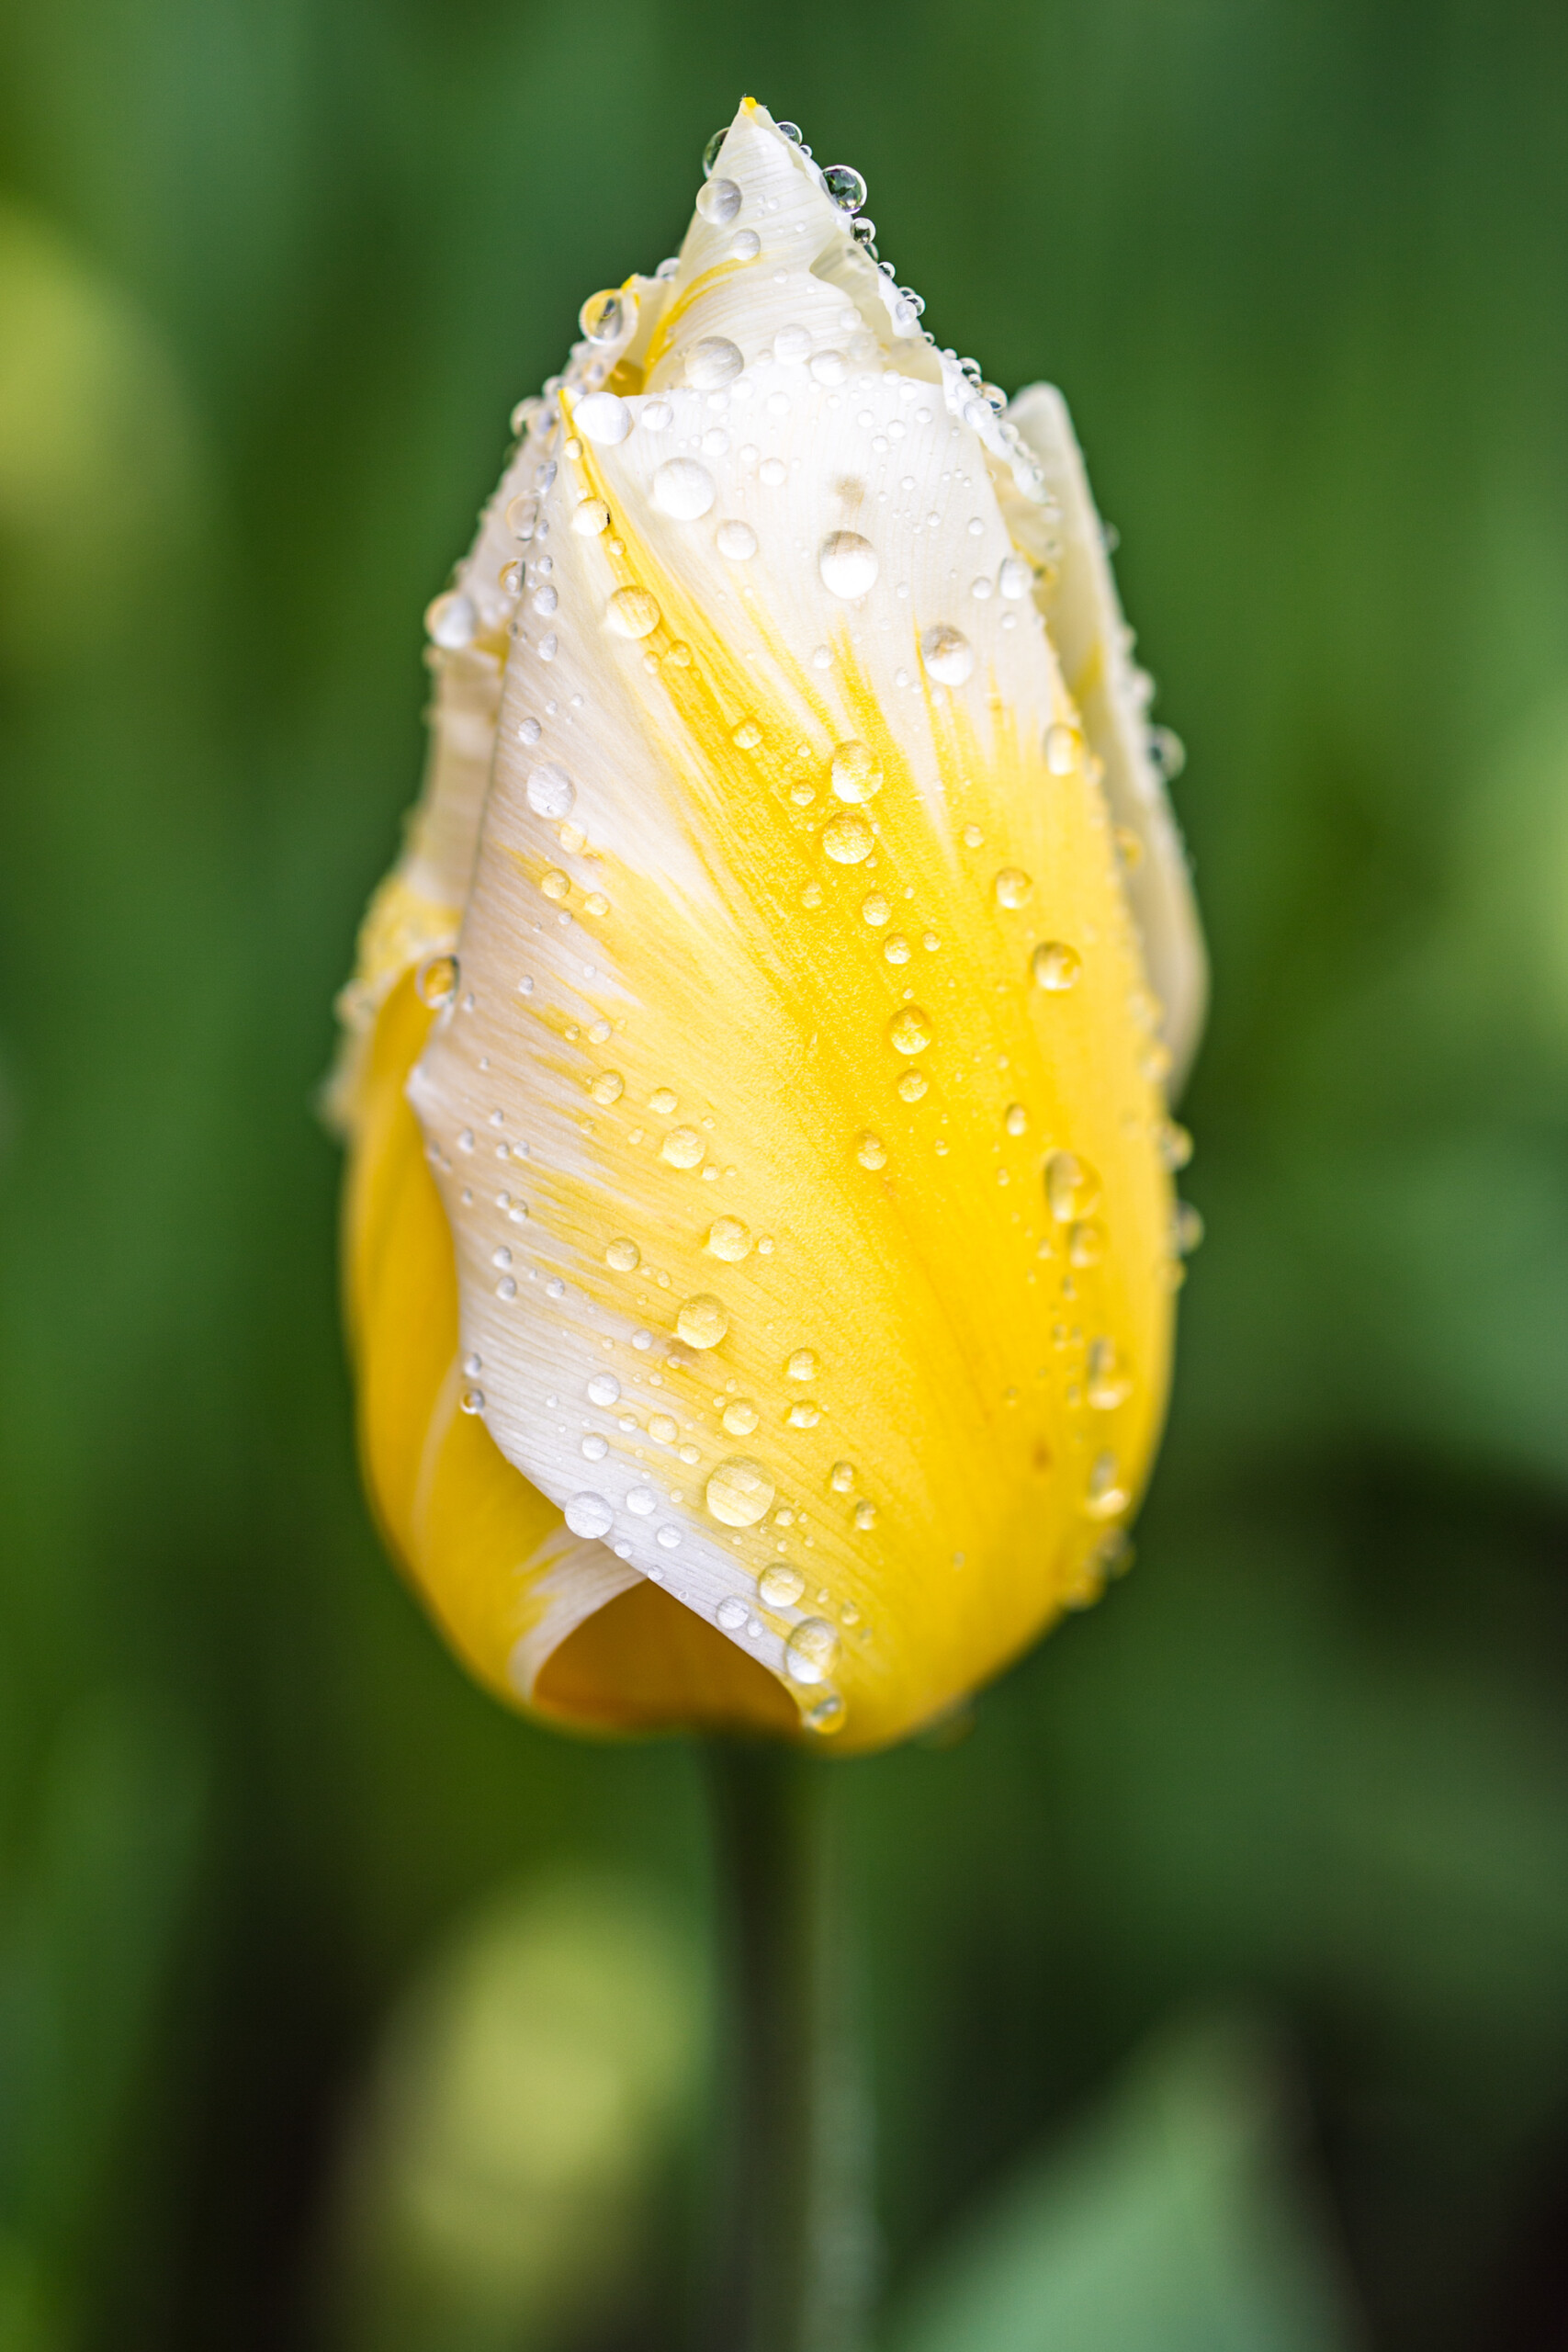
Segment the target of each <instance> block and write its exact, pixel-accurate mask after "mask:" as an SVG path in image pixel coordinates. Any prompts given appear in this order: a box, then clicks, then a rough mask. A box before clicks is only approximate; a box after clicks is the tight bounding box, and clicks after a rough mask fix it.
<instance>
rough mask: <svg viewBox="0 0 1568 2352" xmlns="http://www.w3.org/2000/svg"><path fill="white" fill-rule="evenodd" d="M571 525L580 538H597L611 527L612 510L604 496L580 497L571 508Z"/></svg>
mask: <svg viewBox="0 0 1568 2352" xmlns="http://www.w3.org/2000/svg"><path fill="white" fill-rule="evenodd" d="M571 527H572V529H573V530H574V531H575V532H576V533H577V536H578V537H579V538H580V539H596V538H597V537H599V534H600V532H601V531H607V530H608V529H609V527H610V510H609V508H608V507H607V506H606V505H605V503H604V500H603V499H602V498H580V499H579V500H578V502H577V504H576V505H575V506H574V507H573V508H572V510H571Z"/></svg>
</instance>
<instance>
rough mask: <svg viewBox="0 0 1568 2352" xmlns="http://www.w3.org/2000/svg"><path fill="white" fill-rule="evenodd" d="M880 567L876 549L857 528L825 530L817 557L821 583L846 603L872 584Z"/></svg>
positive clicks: (871, 586)
mask: <svg viewBox="0 0 1568 2352" xmlns="http://www.w3.org/2000/svg"><path fill="white" fill-rule="evenodd" d="M880 568H881V567H880V565H879V563H878V560H877V554H876V549H875V548H874V547H873V546H872V544H871V541H870V540H869V539H863V538H862V537H861V535H860V533H859V532H858V531H832V532H829V536H828V537H827V538H826V539H824V540H823V542H822V547H821V550H820V552H819V554H818V559H817V569H818V572H819V574H820V575H821V580H822V585H823V586H824V588H826V589H827V590H828V591H829V594H832V595H835V596H840V597H842V598H843V599H844V601H845V602H846V603H852V602H853V600H854V599H855V597H857V596H863V595H864V594H866V592H867V590H868V589H870V588H873V587H874V586H875V584H876V575H877V572H878V571H879V570H880Z"/></svg>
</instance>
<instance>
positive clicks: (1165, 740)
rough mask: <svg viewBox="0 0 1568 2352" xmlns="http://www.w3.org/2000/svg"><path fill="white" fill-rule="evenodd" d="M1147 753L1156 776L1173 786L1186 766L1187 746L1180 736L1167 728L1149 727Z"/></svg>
mask: <svg viewBox="0 0 1568 2352" xmlns="http://www.w3.org/2000/svg"><path fill="white" fill-rule="evenodd" d="M1148 751H1149V758H1150V760H1151V761H1152V763H1153V764H1154V766H1155V769H1156V772H1157V774H1159V775H1162V776H1164V778H1165V780H1166V782H1167V784H1173V783H1174V782H1175V781H1176V778H1177V777H1178V776H1179V775H1180V774H1181V771H1182V769H1183V768H1184V767H1185V766H1186V765H1187V746H1186V744H1185V743H1184V742H1183V741H1182V740H1181V738H1180V736H1179V735H1178V734H1177V733H1176V732H1175V731H1174V730H1173V729H1171V728H1168V727H1151V728H1150V729H1149V737H1148Z"/></svg>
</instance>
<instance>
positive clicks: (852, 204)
mask: <svg viewBox="0 0 1568 2352" xmlns="http://www.w3.org/2000/svg"><path fill="white" fill-rule="evenodd" d="M822 185H823V187H825V188H826V189H827V191H828V193H829V196H830V197H831V198H832V199H833V201H834V203H835V204H836V205H837V206H838V208H839V209H840V212H858V211H859V210H860V209H861V206H862V205H863V203H864V202H865V182H864V180H863V178H862V176H861V175H860V173H859V172H857V171H856V169H855V167H854V165H853V164H829V165H828V166H827V168H826V169H825V170H824V172H823V174H822Z"/></svg>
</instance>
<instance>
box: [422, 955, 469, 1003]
mask: <svg viewBox="0 0 1568 2352" xmlns="http://www.w3.org/2000/svg"><path fill="white" fill-rule="evenodd" d="M459 978H460V975H459V973H458V969H457V957H456V956H426V957H425V959H424V962H423V964H422V965H421V966H420V967H419V973H418V977H417V978H415V981H414V987H415V989H417V990H418V992H419V995H420V998H421V1000H422V1001H423V1002H424V1003H425V1004H428V1005H429V1006H431V1007H432V1009H433V1010H434V1011H435V1012H440V1010H441V1008H442V1007H443V1006H444V1005H448V1004H450V1003H451V1002H452V1001H453V999H454V998H455V997H456V995H457V988H458V982H459Z"/></svg>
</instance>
